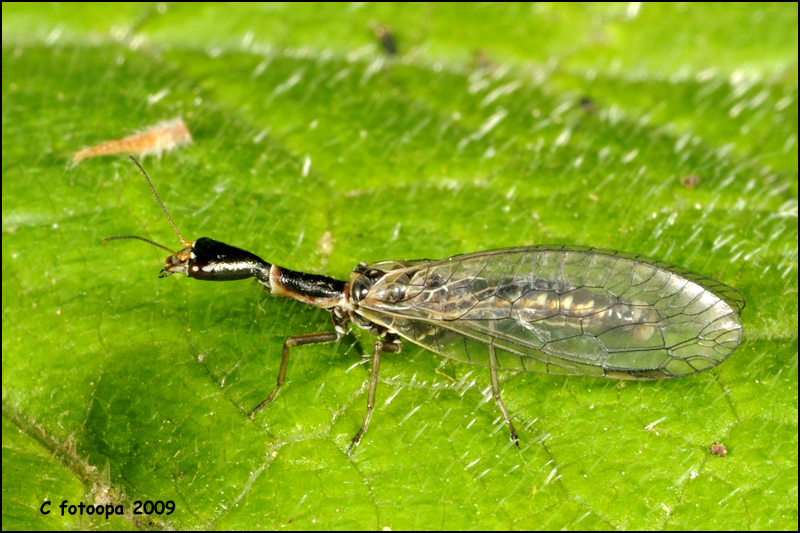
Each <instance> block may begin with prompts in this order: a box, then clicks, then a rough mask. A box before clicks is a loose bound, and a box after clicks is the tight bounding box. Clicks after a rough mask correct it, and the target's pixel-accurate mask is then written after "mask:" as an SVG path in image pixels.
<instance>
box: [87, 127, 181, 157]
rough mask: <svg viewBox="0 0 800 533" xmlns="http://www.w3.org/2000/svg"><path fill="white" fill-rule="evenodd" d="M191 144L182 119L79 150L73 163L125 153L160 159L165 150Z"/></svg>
mask: <svg viewBox="0 0 800 533" xmlns="http://www.w3.org/2000/svg"><path fill="white" fill-rule="evenodd" d="M191 142H192V135H191V133H189V128H187V127H186V123H185V122H184V121H183V119H181V118H175V119H172V120H168V121H164V122H159V123H158V124H155V125H153V126H150V127H148V128H145V129H144V131H141V132H139V133H136V134H134V135H129V136H127V137H123V138H122V139H114V140H113V141H106V142H103V143H100V144H97V145H95V146H89V147H87V148H84V149H82V150H79V151H78V152H77V153H76V154H75V155H74V156H73V157H72V162H73V163H79V162H81V161H83V160H84V159H89V158H92V157H98V156H101V155H112V154H123V153H124V154H136V155H139V156H145V155H153V154H155V155H157V156H159V157H160V156H161V154H162V153H163V152H164V151H165V150H172V149H173V148H176V147H178V146H182V145H184V144H191Z"/></svg>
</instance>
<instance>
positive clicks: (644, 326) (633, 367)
mask: <svg viewBox="0 0 800 533" xmlns="http://www.w3.org/2000/svg"><path fill="white" fill-rule="evenodd" d="M131 159H132V160H133V162H134V163H135V164H136V166H137V167H138V168H139V170H140V171H141V173H142V175H143V176H144V177H145V179H146V180H147V183H148V185H149V186H150V189H151V191H152V192H153V196H154V197H155V199H156V201H157V202H158V204H159V206H160V207H161V210H162V211H163V213H164V215H165V216H166V218H167V220H169V222H170V224H171V225H172V227H173V229H174V230H175V233H176V234H177V235H178V238H179V239H180V241H181V245H182V246H183V248H182V249H181V250H179V251H174V250H171V249H169V248H167V247H166V246H163V245H161V244H158V243H156V242H154V241H151V240H149V239H145V238H143V237H138V236H118V237H109V238H107V239H105V240H104V242H106V241H110V240H115V239H139V240H142V241H144V242H147V243H150V244H152V245H154V246H158V247H159V248H162V249H164V250H167V251H168V252H169V253H170V254H171V255H170V256H169V257H167V259H166V261H165V263H164V267H163V269H162V270H161V274H160V277H167V276H170V275H172V274H183V275H186V276H188V277H190V278H194V279H198V280H207V281H232V280H238V279H246V278H252V277H254V278H256V279H257V280H258V282H259V283H260V284H261V285H262V286H263V287H264V289H265V290H267V291H269V292H271V293H272V294H274V295H276V296H285V297H289V298H294V299H295V300H299V301H301V302H303V303H306V304H309V305H313V306H316V307H320V308H322V309H326V310H328V311H330V313H331V318H332V321H333V329H334V331H323V332H317V333H305V334H302V335H294V336H292V337H289V338H287V339H286V340H285V342H284V344H283V352H282V356H281V364H280V370H279V371H278V379H277V383H276V385H275V387H274V388H273V390H272V392H271V393H270V394H269V396H267V398H266V399H265V400H264V401H263V402H261V403H260V404H259V405H257V406H256V407H255V408H254V409H253V410H251V411H250V413H249V416H250V417H251V418H252V417H254V416H255V414H256V413H258V412H259V411H260V410H262V409H263V408H264V407H265V406H266V405H267V404H269V403H270V402H271V401H272V400H273V399H274V398H275V396H276V395H277V394H278V392H279V391H280V389H281V386H282V385H283V383H284V381H285V378H286V369H287V367H288V363H289V353H290V351H291V349H292V348H294V347H297V346H305V345H309V344H322V343H329V342H334V341H337V340H339V339H340V338H341V337H342V336H343V335H345V334H347V332H348V331H349V328H350V325H351V324H354V325H355V326H357V327H359V328H362V329H364V330H367V331H369V332H370V333H372V334H373V335H375V336H376V337H378V340H376V341H375V344H374V350H373V354H372V369H371V372H370V380H369V392H368V398H367V411H366V414H365V415H364V419H363V422H362V424H361V427H360V428H359V430H358V432H357V433H356V434H355V436H354V437H353V439H352V441H351V443H350V447H349V448H348V453H351V452H352V450H353V448H354V447H355V446H357V445H358V443H359V442H360V441H361V438H362V437H363V435H364V433H365V432H366V430H367V427H368V426H369V422H370V418H371V416H372V411H373V409H374V407H375V389H376V386H377V382H378V371H379V368H380V362H381V354H383V353H387V352H392V353H399V352H400V351H401V349H402V342H403V341H410V342H412V343H414V344H418V345H419V346H422V347H423V348H427V349H428V350H430V351H432V352H435V353H438V354H440V355H443V356H445V357H448V358H451V359H455V360H457V361H461V362H464V363H469V364H472V365H478V366H483V367H487V368H489V371H490V374H491V382H492V396H493V398H494V400H495V402H496V404H497V407H498V408H499V410H500V412H501V413H502V415H503V418H504V419H505V422H506V424H507V426H508V429H509V432H510V437H511V441H512V442H513V443H514V444H516V445H517V446H519V437H518V436H517V432H516V430H515V429H514V424H513V422H512V420H511V416H510V415H509V412H508V410H507V409H506V407H505V405H504V404H503V401H502V399H501V397H500V387H499V385H498V379H497V373H498V371H500V370H512V371H519V372H537V373H543V374H558V375H570V376H589V377H606V378H616V379H628V380H654V379H667V378H676V377H681V376H688V375H691V374H696V373H698V372H702V371H704V370H708V369H710V368H713V367H715V366H716V365H718V364H719V363H721V362H722V361H724V360H725V359H726V358H727V357H728V356H729V355H730V354H731V353H732V352H733V351H734V350H735V349H736V347H737V346H738V345H739V343H740V342H741V340H742V331H743V330H742V322H741V319H740V316H739V315H740V313H741V312H742V310H743V309H744V306H745V300H744V297H743V296H742V295H741V294H740V293H739V292H738V291H736V290H735V289H733V288H732V287H729V286H727V285H725V284H723V283H721V282H719V281H715V280H713V279H709V278H706V277H704V276H701V275H699V274H695V273H693V272H690V271H689V270H686V269H684V268H680V267H677V266H674V265H670V264H668V263H664V262H662V261H658V260H655V259H650V258H647V257H643V256H640V255H636V254H630V253H624V252H615V251H611V250H602V249H597V248H588V247H583V246H566V245H539V246H527V247H520V248H507V249H503V250H493V251H487V252H477V253H472V254H466V255H458V256H455V257H451V258H449V259H442V260H439V261H429V260H418V261H382V262H378V263H373V264H369V265H368V264H366V263H359V264H358V265H357V266H356V267H355V268H354V269H353V272H352V274H351V275H350V279H348V280H347V281H342V280H338V279H334V278H330V277H327V276H320V275H317V274H306V273H303V272H295V271H293V270H289V269H287V268H283V267H280V266H278V265H274V264H271V263H268V262H266V261H264V260H263V259H261V258H260V257H258V256H257V255H255V254H253V253H251V252H248V251H246V250H242V249H240V248H236V247H233V246H230V245H228V244H225V243H222V242H219V241H215V240H213V239H209V238H207V237H203V238H200V239H198V240H196V241H194V242H189V241H186V240H185V239H184V238H183V237H182V236H181V233H180V231H178V228H177V226H176V225H175V223H174V222H173V221H172V218H171V217H170V216H169V213H168V212H167V210H166V208H165V207H164V205H163V204H162V202H161V200H160V199H159V197H158V195H157V194H156V191H155V188H154V187H153V184H152V183H151V181H150V178H149V177H148V176H147V173H146V172H145V171H144V169H143V168H142V167H141V165H139V163H138V162H137V161H136V160H135V159H134V158H133V157H131Z"/></svg>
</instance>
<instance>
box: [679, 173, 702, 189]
mask: <svg viewBox="0 0 800 533" xmlns="http://www.w3.org/2000/svg"><path fill="white" fill-rule="evenodd" d="M680 182H681V185H683V186H684V187H686V188H687V189H689V190H690V191H691V190H692V189H694V188H695V187H697V186H698V185H700V176H698V175H697V174H687V175H686V176H681V179H680Z"/></svg>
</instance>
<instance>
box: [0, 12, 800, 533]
mask: <svg viewBox="0 0 800 533" xmlns="http://www.w3.org/2000/svg"><path fill="white" fill-rule="evenodd" d="M379 26H385V27H388V28H389V31H390V32H391V33H392V35H393V36H394V39H395V40H396V43H397V47H398V53H397V54H396V55H390V54H388V53H387V52H386V50H385V49H384V48H383V47H382V45H381V43H380V41H379V39H378V37H376V28H378V27H379ZM796 65H797V5H796V4H761V3H758V4H638V3H633V4H589V5H586V4H500V5H495V4H238V5H230V4H174V5H173V4H77V5H76V4H55V5H54V4H28V3H23V4H8V3H4V4H3V232H4V234H3V414H4V427H3V429H4V431H3V443H4V451H3V525H4V529H55V528H70V529H86V528H109V529H115V530H116V529H121V528H154V527H169V528H176V529H188V528H193V529H206V528H209V529H250V530H254V529H277V528H285V529H352V530H356V529H358V530H361V529H383V528H391V529H394V530H402V529H467V528H469V529H480V530H494V529H560V528H566V529H584V530H589V529H592V530H594V529H609V528H619V529H730V530H740V529H790V530H796V529H797V522H798V520H797V497H798V495H797V471H798V470H797V450H798V442H797V417H798V413H797V383H798V375H797V328H798V302H797V279H798V276H797V249H798V248H797V246H798V241H797V235H798V230H797V199H798V188H797V161H798V153H797V116H798V110H797V97H798V91H797V67H796ZM175 117H182V118H183V120H184V121H185V122H186V124H187V125H188V127H189V130H190V131H191V133H192V136H193V138H194V142H193V144H192V145H190V146H184V147H181V148H178V149H175V150H173V151H171V152H167V153H165V154H163V155H162V157H160V158H152V157H147V158H145V159H144V160H143V161H142V163H143V165H144V167H145V169H147V171H148V173H149V174H150V176H151V178H152V179H153V182H154V185H155V187H156V189H157V190H158V192H159V194H160V196H161V199H162V201H163V202H164V204H165V206H166V207H167V209H168V210H169V211H170V213H171V214H172V217H173V218H174V219H175V222H176V224H177V225H178V227H179V228H180V230H181V232H182V233H183V234H184V236H185V237H186V238H187V239H189V240H191V239H195V238H197V237H200V236H208V237H212V238H215V239H218V240H221V241H223V242H227V243H230V244H233V245H236V246H240V247H242V248H244V249H247V250H252V251H253V252H255V253H257V254H259V255H260V256H262V257H264V258H265V259H266V260H268V261H271V262H275V263H277V264H280V265H282V266H286V267H289V268H292V269H295V270H302V271H306V272H313V273H324V274H328V275H331V276H336V277H338V278H340V279H347V277H348V276H349V273H350V271H351V270H352V268H353V267H354V266H355V265H356V264H357V263H358V262H360V261H366V262H374V261H379V260H385V259H414V258H420V257H429V258H441V257H448V256H451V255H455V254H459V253H465V252H472V251H479V250H486V249H492V248H500V247H505V246H515V245H527V244H539V243H570V244H581V245H589V246H599V247H604V248H612V249H619V250H624V251H628V252H635V253H641V254H645V255H649V256H652V257H656V258H658V259H662V260H665V261H669V262H671V263H674V264H678V265H681V266H684V267H686V268H689V269H691V270H694V271H697V272H700V273H703V274H706V275H709V276H713V277H715V278H718V279H720V280H721V281H723V282H724V283H728V284H730V285H732V286H734V287H736V288H738V289H739V290H741V291H742V293H743V294H744V295H745V297H746V298H747V307H746V309H745V310H744V312H743V321H744V328H745V340H744V342H743V343H742V345H741V346H740V348H739V349H738V350H737V351H736V352H735V353H734V354H733V355H732V356H731V357H730V359H729V360H728V361H726V362H725V363H724V364H723V365H721V366H719V367H717V368H715V369H713V370H711V371H709V372H706V373H703V374H700V375H696V376H692V377H689V378H685V379H679V380H674V381H669V382H660V383H651V382H646V383H645V382H641V383H639V382H632V383H624V384H620V383H618V382H615V381H609V380H599V379H597V380H592V379H584V378H569V379H565V378H563V377H556V376H543V375H535V374H527V375H522V374H509V375H506V376H503V379H502V386H503V398H504V401H505V403H506V406H507V407H508V408H509V410H510V411H511V413H512V416H513V418H514V420H515V423H516V425H517V428H518V430H519V433H520V437H521V440H522V443H521V449H519V450H517V449H516V448H514V447H512V446H511V445H510V444H509V442H508V437H507V429H506V427H505V425H504V423H503V421H502V417H500V416H499V413H498V411H497V409H496V407H495V405H494V402H493V401H492V400H491V398H490V397H487V396H486V391H487V390H490V389H489V388H488V387H489V375H488V372H487V371H486V370H485V369H482V368H477V367H470V366H467V365H459V364H456V363H453V362H449V361H444V360H442V359H441V358H440V357H438V356H436V355H434V354H432V353H430V352H427V351H424V350H422V349H418V348H415V347H413V346H410V345H406V346H405V350H404V352H403V353H402V354H400V355H391V354H390V355H385V356H384V357H383V360H382V364H381V378H380V383H379V388H378V397H377V407H376V410H375V413H374V416H373V419H372V422H371V425H370V427H369V431H368V432H367V433H366V435H365V437H364V440H363V441H362V443H361V445H360V446H359V447H358V448H357V450H356V452H355V453H354V454H353V455H352V456H348V455H347V454H346V453H345V452H346V450H347V447H348V444H349V442H350V439H351V438H352V436H353V435H354V433H355V431H356V430H357V429H358V427H359V425H360V423H361V419H362V417H363V415H364V410H365V407H366V392H367V382H368V370H369V363H368V362H364V364H360V363H362V362H363V361H362V359H361V356H362V355H364V354H367V355H368V354H369V353H370V352H371V343H372V340H373V339H372V338H371V337H370V336H369V335H367V334H366V333H359V332H354V333H353V334H351V335H348V336H346V337H345V338H344V339H343V340H342V341H341V342H339V343H336V344H333V345H324V346H309V347H302V348H296V349H295V350H293V352H292V358H291V360H290V363H289V369H288V373H287V383H286V385H285V386H284V388H283V389H282V390H281V393H280V395H279V396H278V397H277V399H276V401H275V402H273V403H272V404H270V405H269V406H267V408H266V409H265V410H264V411H262V412H261V413H260V414H259V415H258V416H257V417H256V419H255V420H254V421H251V420H249V419H248V418H247V416H246V413H247V412H248V411H249V410H250V409H251V408H252V407H253V406H255V405H256V404H258V402H260V401H261V400H263V399H264V397H265V396H266V395H267V394H268V393H269V391H270V390H271V389H272V387H273V386H274V382H275V378H276V376H277V372H278V366H279V362H280V354H281V346H282V342H283V340H284V338H286V337H287V336H289V335H294V334H298V333H306V332H312V331H330V330H331V329H332V326H331V324H330V319H329V317H328V314H327V313H326V312H323V311H318V310H314V309H312V308H308V307H306V306H303V305H302V304H300V303H297V302H292V301H288V300H282V299H277V298H273V297H271V296H270V295H268V294H266V293H265V292H264V291H263V290H261V289H260V286H259V285H257V284H256V283H254V282H238V283H219V284H212V283H201V282H198V281H194V280H190V279H187V278H182V279H178V276H173V277H171V278H169V279H158V278H157V277H156V276H157V273H158V269H159V268H160V266H161V265H162V262H163V259H164V257H165V255H166V253H165V252H163V251H161V250H158V249H156V248H154V247H150V246H146V245H145V244H143V243H140V242H132V241H131V242H112V243H107V244H101V240H102V238H104V237H108V236H112V235H141V236H144V237H147V238H151V239H154V240H156V241H158V242H161V243H163V244H165V245H167V246H169V247H171V248H176V247H178V246H180V245H179V243H178V242H177V240H176V238H175V236H174V235H173V232H172V230H171V228H170V227H169V224H168V223H167V222H166V221H165V220H164V218H163V216H162V214H161V212H160V210H159V208H158V206H157V205H156V204H155V202H154V201H153V198H152V196H151V194H150V191H149V189H148V188H147V186H146V184H145V183H144V181H143V180H142V178H141V176H140V175H139V174H138V171H137V170H136V168H134V167H133V165H131V164H130V162H129V161H128V160H127V154H120V155H116V156H104V157H99V158H95V159H87V160H84V161H83V162H81V163H80V164H78V165H72V164H71V163H70V161H71V158H72V156H73V154H74V153H75V152H77V151H78V150H80V149H81V148H83V147H86V146H93V145H97V144H99V143H102V142H104V141H108V140H113V139H120V138H122V137H125V136H127V135H130V134H132V133H135V132H136V131H141V130H144V129H146V128H147V127H148V126H151V125H153V124H157V123H158V122H160V121H164V120H169V119H172V118H175ZM688 176H694V177H699V180H700V181H699V184H697V186H696V187H695V188H693V189H691V188H687V187H686V186H684V185H683V184H682V180H681V178H686V177H688ZM713 442H719V443H722V444H724V445H725V446H726V447H727V449H728V455H727V457H724V458H721V457H717V456H714V455H711V454H710V453H709V447H710V445H711V444H712V443H713ZM45 500H48V501H52V502H53V505H51V506H50V508H51V510H53V512H52V513H51V514H49V515H42V514H40V512H39V509H40V506H41V505H42V503H43V502H44V501H45ZM62 500H68V501H69V502H70V503H71V504H75V505H77V504H78V503H80V502H84V503H87V504H88V503H103V502H107V501H111V502H113V503H115V504H122V505H124V507H125V511H126V514H125V515H124V516H122V517H116V518H114V519H112V520H108V521H107V520H106V519H105V518H97V517H94V516H83V517H78V516H70V515H68V516H64V517H62V516H60V511H59V509H58V504H59V503H60V502H61V501H62ZM137 500H140V501H146V500H149V501H174V502H175V504H176V507H175V512H174V513H172V514H168V515H167V514H161V515H141V514H139V515H137V514H134V509H135V507H134V502H135V501H137Z"/></svg>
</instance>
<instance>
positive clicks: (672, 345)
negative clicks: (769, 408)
mask: <svg viewBox="0 0 800 533" xmlns="http://www.w3.org/2000/svg"><path fill="white" fill-rule="evenodd" d="M367 268H368V269H378V270H381V271H385V272H386V274H385V275H384V276H382V277H381V278H380V279H378V280H377V281H376V282H375V284H374V285H373V286H372V287H371V289H370V290H369V292H368V293H367V295H366V297H365V298H363V299H362V300H361V301H360V302H359V307H358V313H359V314H361V315H363V316H364V317H366V318H367V319H369V320H371V321H373V322H375V323H377V324H380V325H382V326H385V327H386V328H388V329H390V330H391V331H394V332H396V333H398V334H399V335H401V336H402V337H404V338H406V339H408V340H409V341H412V342H414V343H416V344H419V345H420V346H423V347H424V348H427V349H429V350H431V351H433V352H436V353H439V354H441V355H443V356H446V357H449V358H452V359H455V360H458V361H463V362H466V363H470V364H474V365H480V366H487V367H488V366H493V363H492V360H493V359H494V357H496V361H497V363H496V365H497V367H498V368H500V369H504V370H513V371H523V372H540V373H546V374H564V375H582V376H603V377H613V378H618V379H664V378H672V377H679V376H684V375H688V374H694V373H697V372H702V371H703V370H707V369H709V368H712V367H714V366H716V365H718V364H719V363H721V362H722V361H724V360H725V359H726V358H727V357H728V356H729V355H730V354H731V352H733V350H735V349H736V347H737V346H738V345H739V343H740V342H741V339H742V323H741V320H740V317H739V313H741V311H742V309H743V308H744V305H745V301H744V298H743V297H742V295H741V294H740V293H739V292H737V291H736V290H735V289H733V288H731V287H729V286H727V285H725V284H723V283H720V282H718V281H715V280H712V279H709V278H706V277H703V276H700V275H699V274H695V273H694V272H690V271H688V270H686V269H683V268H680V267H677V266H674V265H670V264H668V263H664V262H662V261H657V260H655V259H650V258H648V257H643V256H639V255H635V254H627V253H623V252H615V251H611V250H602V249H596V248H585V247H576V246H561V245H557V246H552V245H542V246H531V247H524V248H509V249H504V250H494V251H490V252H480V253H474V254H467V255H460V256H456V257H452V258H450V259H444V260H441V261H431V262H383V263H376V264H374V265H370V266H368V267H367ZM492 356H494V357H492Z"/></svg>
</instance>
